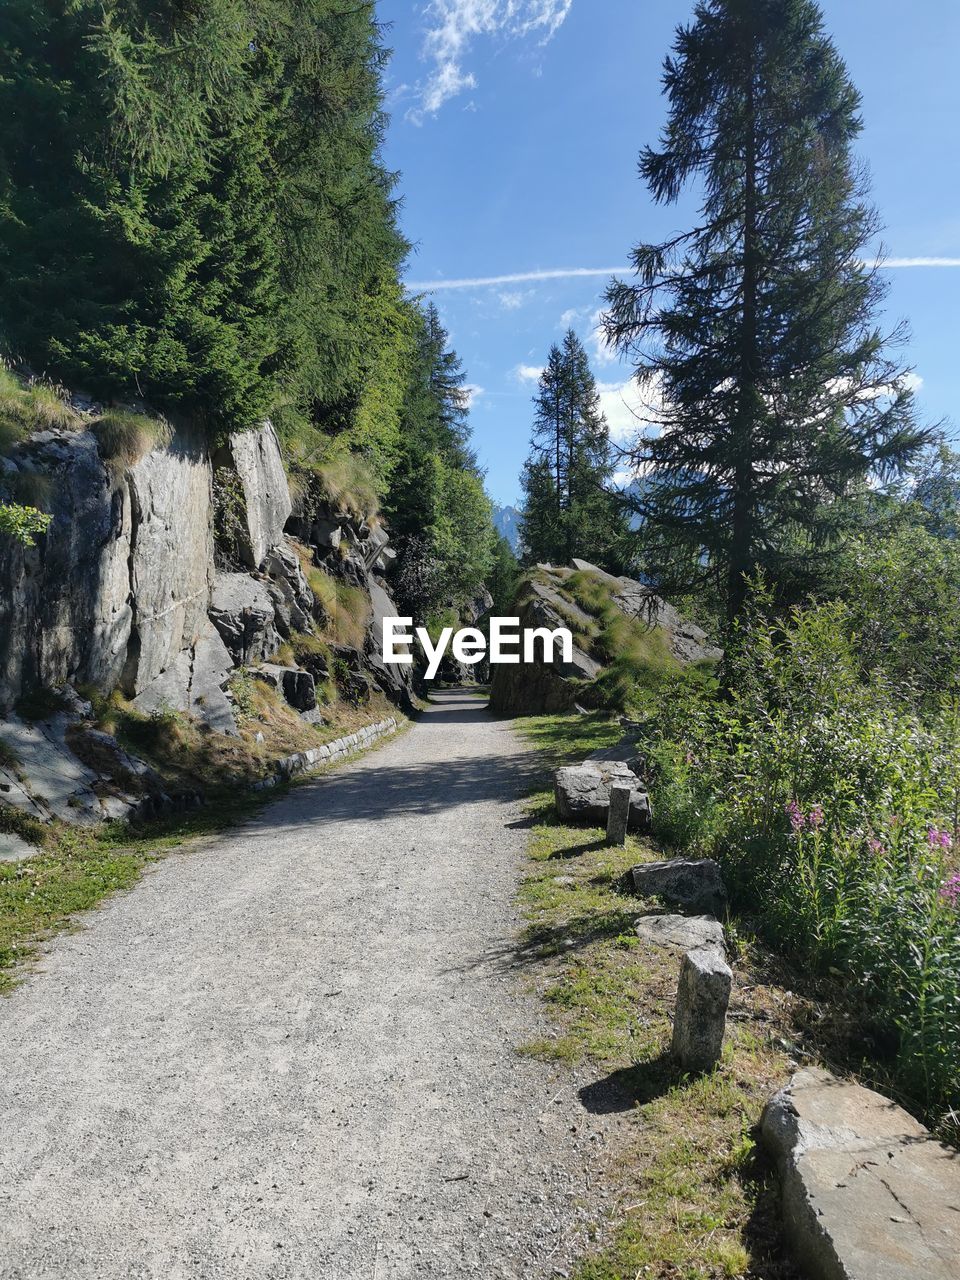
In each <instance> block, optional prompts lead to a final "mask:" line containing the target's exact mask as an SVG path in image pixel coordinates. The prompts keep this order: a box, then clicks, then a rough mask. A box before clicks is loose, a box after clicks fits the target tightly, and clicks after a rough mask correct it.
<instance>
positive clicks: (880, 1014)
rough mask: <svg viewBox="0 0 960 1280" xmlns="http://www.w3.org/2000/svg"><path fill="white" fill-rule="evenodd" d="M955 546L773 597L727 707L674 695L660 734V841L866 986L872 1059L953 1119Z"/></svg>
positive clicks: (740, 656) (956, 1016)
mask: <svg viewBox="0 0 960 1280" xmlns="http://www.w3.org/2000/svg"><path fill="white" fill-rule="evenodd" d="M956 551H957V549H956V546H955V544H954V543H953V542H952V541H950V542H943V543H939V544H937V543H936V541H935V539H934V538H933V536H932V535H931V534H929V533H928V532H926V531H924V530H921V529H917V528H910V527H907V528H904V529H902V530H899V531H896V532H894V533H892V534H890V535H889V537H888V538H887V539H886V540H884V541H878V540H877V539H873V540H872V541H871V540H864V541H862V542H860V543H858V544H856V545H855V546H854V547H852V548H850V550H849V552H848V557H847V559H846V561H845V565H846V568H845V569H844V570H842V571H841V570H840V569H839V568H838V581H837V588H838V590H839V591H840V593H841V595H842V596H845V597H846V598H845V599H844V598H839V599H833V600H828V601H824V602H822V603H813V604H810V605H808V606H805V607H797V608H794V609H793V610H791V611H790V612H789V614H788V615H786V616H774V615H773V614H772V612H771V604H772V601H771V598H770V596H769V594H768V593H767V592H765V591H764V590H763V589H762V588H760V589H758V591H757V593H756V595H755V596H754V597H753V600H752V604H751V608H750V610H749V611H748V614H747V615H746V616H745V617H744V619H743V621H742V622H741V624H740V626H739V628H738V634H737V644H736V646H735V648H734V649H733V651H732V653H731V654H730V655H729V656H728V665H729V671H728V686H729V688H728V692H727V694H726V696H725V697H723V698H718V697H716V696H711V695H710V694H709V693H708V692H704V691H700V692H699V693H696V694H691V696H689V697H679V698H676V699H674V700H673V701H672V702H671V703H670V704H669V705H665V706H664V707H662V708H661V710H660V714H659V716H658V717H657V720H656V721H655V722H654V721H651V722H650V726H649V730H650V737H649V742H648V751H649V758H650V761H651V767H652V781H653V784H654V789H655V813H656V815H657V818H656V820H657V823H658V827H659V833H660V835H661V836H662V837H663V838H664V839H666V840H667V841H669V842H670V843H672V844H673V845H675V846H676V847H678V848H682V849H687V850H692V851H697V852H699V853H703V854H710V855H712V856H715V857H717V858H718V859H719V860H720V861H721V863H722V865H723V868H724V872H725V874H726V876H727V878H728V881H729V883H730V884H731V886H732V888H733V891H734V898H735V901H736V904H737V906H738V907H739V908H741V909H744V908H745V909H747V910H748V911H749V912H750V913H751V914H753V915H754V916H755V918H756V919H757V920H758V921H759V923H760V924H761V926H762V928H763V929H764V931H765V932H766V934H767V936H769V937H771V938H773V939H775V940H776V941H778V942H779V943H780V944H781V945H782V946H783V947H784V948H785V949H786V950H788V951H789V952H790V953H791V954H792V955H794V956H796V957H798V958H799V959H801V960H802V961H803V962H804V964H805V966H807V967H808V969H810V970H812V971H814V972H817V971H819V972H824V973H826V972H840V971H842V972H843V973H845V974H847V975H849V976H848V981H847V984H846V995H847V996H848V997H849V998H850V1001H851V1004H852V1005H853V1007H854V1009H855V1011H856V1012H857V1014H858V1017H859V1020H860V1022H861V1025H862V1026H863V1028H864V1030H865V1032H866V1035H867V1049H868V1051H869V1052H871V1053H872V1054H873V1055H878V1056H880V1057H881V1058H884V1057H886V1058H888V1059H889V1066H890V1070H891V1073H892V1075H893V1077H894V1078H895V1080H896V1081H897V1083H898V1084H899V1086H900V1088H901V1089H902V1090H903V1092H904V1094H905V1096H907V1097H908V1098H910V1099H913V1100H914V1101H915V1102H916V1103H918V1104H919V1105H920V1106H922V1107H924V1108H926V1109H927V1110H928V1112H929V1113H930V1114H932V1115H934V1116H935V1117H937V1118H942V1117H944V1116H945V1114H946V1112H947V1110H948V1109H949V1108H953V1109H956V1108H957V1106H958V1105H960V1092H958V1089H960V861H958V855H960V656H958V655H960V611H958V607H957V600H958V599H960V558H958V556H957V553H956ZM913 569H919V570H920V572H919V574H918V579H917V581H916V582H915V583H912V582H911V577H912V570H913ZM891 571H892V575H893V576H892V577H891ZM905 584H908V585H909V589H908V590H903V591H901V590H899V588H900V587H901V586H904V585H905ZM938 605H939V606H942V607H940V608H938Z"/></svg>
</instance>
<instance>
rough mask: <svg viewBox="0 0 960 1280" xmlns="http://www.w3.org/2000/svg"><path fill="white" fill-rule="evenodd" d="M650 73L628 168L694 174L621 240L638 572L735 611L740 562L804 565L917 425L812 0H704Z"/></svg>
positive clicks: (850, 102) (834, 67)
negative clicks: (658, 225) (674, 227)
mask: <svg viewBox="0 0 960 1280" xmlns="http://www.w3.org/2000/svg"><path fill="white" fill-rule="evenodd" d="M664 88H665V92H666V94H667V97H668V100H669V104H670V110H669V119H668V124H667V127H666V130H665V132H664V134H663V137H662V141H661V146H660V149H659V150H652V149H650V148H648V149H646V150H645V151H644V152H643V154H642V157H641V164H640V168H641V173H642V176H643V177H644V178H645V179H646V181H647V183H648V185H649V187H650V190H651V191H652V193H653V195H654V197H655V198H656V200H657V201H658V202H661V203H666V204H670V203H674V202H675V201H676V200H677V199H678V197H679V196H680V194H681V191H682V190H683V189H684V188H685V187H686V186H687V185H688V184H691V183H697V184H698V187H699V189H702V192H703V195H702V208H701V216H700V219H699V222H698V225H697V226H696V227H695V228H694V229H693V230H691V231H689V232H687V233H685V234H681V235H678V236H676V237H675V238H673V239H671V240H669V241H667V242H665V243H662V244H658V245H640V246H639V247H637V248H636V249H634V251H633V254H632V263H633V266H634V267H635V269H636V272H637V276H638V280H637V281H636V282H633V283H625V282H616V281H615V282H614V283H613V284H612V285H611V287H610V289H609V291H608V294H607V305H608V309H609V310H608V317H607V335H608V338H609V339H610V340H611V341H612V342H613V343H614V344H615V345H616V346H617V347H618V348H619V350H620V351H621V353H622V354H624V355H625V356H629V357H632V359H633V361H634V363H635V366H636V370H637V376H638V379H639V380H640V382H641V384H642V385H645V386H646V387H647V389H648V394H649V398H650V399H651V401H655V402H657V404H658V408H657V410H656V411H655V412H651V414H650V424H651V425H652V426H653V427H655V428H656V430H657V432H658V433H657V434H652V435H647V436H646V438H641V439H640V440H638V441H637V444H636V448H635V459H634V460H635V462H636V464H637V465H638V467H642V470H643V472H644V475H645V484H644V498H643V502H642V504H641V514H642V515H643V517H644V521H645V525H644V532H645V543H646V552H647V556H648V560H649V563H648V566H647V567H648V569H649V572H650V574H651V576H652V578H653V580H654V582H655V584H656V585H657V586H658V588H659V589H660V590H663V591H665V592H668V593H669V592H685V591H692V590H696V589H698V588H700V589H702V588H704V586H706V585H707V584H712V585H713V586H714V587H715V588H718V589H719V591H720V594H721V596H722V597H723V598H724V599H725V604H726V612H727V618H728V620H729V621H732V620H734V619H735V618H737V617H738V616H739V615H740V613H741V611H742V609H743V606H744V601H745V594H746V591H747V586H748V579H749V577H750V576H751V575H752V574H754V573H755V572H756V571H757V570H760V569H762V570H765V571H766V572H767V574H768V576H769V577H770V578H771V579H772V580H773V581H776V582H779V583H780V584H781V585H782V584H784V583H785V582H788V581H791V580H792V583H793V589H794V590H799V589H801V587H803V586H809V585H811V583H813V582H815V580H816V574H817V566H818V563H819V560H818V557H819V556H820V555H821V554H822V552H823V550H824V549H825V548H826V547H827V546H828V545H829V543H830V540H831V538H833V537H835V536H836V534H837V533H838V531H839V528H840V527H841V525H842V522H843V520H844V518H845V514H846V508H845V505H844V501H843V500H844V497H845V495H846V494H847V493H848V492H849V490H850V489H851V487H852V486H857V485H859V484H861V483H862V481H863V479H864V478H865V476H867V474H868V473H871V472H872V473H877V474H879V475H881V476H884V477H885V476H889V475H890V474H892V473H895V472H896V471H897V470H898V469H899V468H900V467H902V466H903V465H904V463H905V462H906V461H907V460H908V459H909V458H910V456H911V455H912V454H913V452H914V451H915V450H916V449H917V448H918V446H919V445H920V444H921V443H922V440H923V438H924V433H923V432H922V431H920V430H918V429H917V427H916V426H915V423H914V419H913V409H912V401H911V392H910V390H909V387H908V385H907V383H906V382H905V380H904V376H903V375H904V372H905V371H904V370H903V369H902V368H901V366H900V365H899V364H898V363H897V361H896V360H895V359H893V358H892V357H891V356H890V355H889V354H887V353H886V349H887V344H886V343H885V340H884V338H883V336H882V335H881V333H880V332H879V331H878V330H877V328H876V326H875V322H874V319H873V317H874V314H875V312H876V308H877V305H878V303H879V301H880V300H881V298H882V297H883V293H884V285H883V283H882V280H881V277H880V276H879V275H878V273H877V271H876V269H874V268H873V267H871V266H870V265H867V264H866V263H865V261H864V259H865V258H869V257H870V246H871V244H872V242H873V241H874V237H875V235H876V231H877V220H876V216H875V214H874V212H873V211H872V209H871V208H870V206H869V204H868V202H867V199H866V191H865V185H864V181H863V178H862V175H861V174H860V172H859V170H858V168H857V166H856V164H855V162H854V160H853V158H852V156H851V144H852V142H853V140H854V139H855V138H856V136H857V134H858V133H859V131H860V128H861V120H860V115H859V107H860V100H859V97H858V94H857V92H856V90H855V88H854V87H853V85H852V84H851V82H850V79H849V77H848V75H847V72H846V69H845V67H844V65H843V63H842V61H841V59H840V57H839V55H838V53H837V51H836V49H835V47H834V46H833V44H832V43H831V41H830V40H829V39H828V37H827V36H826V35H825V34H824V31H823V26H822V19H821V14H820V10H819V8H818V6H817V5H816V4H815V3H812V0H702V2H701V3H699V4H698V5H697V8H696V11H695V20H694V22H693V24H692V25H691V26H689V27H682V28H680V29H679V30H678V32H677V37H676V43H675V46H674V56H673V57H669V58H668V59H667V60H666V63H665V73H664ZM894 336H895V337H899V336H902V335H901V334H900V333H898V334H896V335H894ZM789 589H790V588H788V590H789Z"/></svg>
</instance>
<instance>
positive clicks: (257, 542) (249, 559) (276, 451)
mask: <svg viewBox="0 0 960 1280" xmlns="http://www.w3.org/2000/svg"><path fill="white" fill-rule="evenodd" d="M228 449H229V454H230V461H231V464H232V467H233V470H234V471H235V472H236V474H237V478H238V479H239V481H240V487H241V488H242V490H243V499H244V522H245V528H244V534H243V536H242V537H241V539H240V545H239V547H238V550H239V551H240V554H241V555H242V557H243V560H244V563H245V564H246V565H247V567H248V568H250V569H259V568H260V567H261V566H262V564H263V562H264V560H265V558H266V556H267V553H268V552H269V551H270V549H271V548H272V547H275V546H277V544H278V543H279V542H281V541H282V539H283V530H284V527H285V525H286V523H287V520H288V519H289V517H290V512H291V510H292V504H291V501H290V487H289V485H288V484H287V474H286V472H285V471H284V469H283V458H282V456H281V453H280V444H279V441H278V440H277V434H276V432H275V431H274V429H273V427H272V425H271V424H270V423H269V422H265V423H263V425H262V426H260V427H258V428H257V429H256V430H251V431H238V432H235V433H234V434H233V435H231V436H230V437H229V440H228Z"/></svg>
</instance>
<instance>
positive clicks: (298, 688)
mask: <svg viewBox="0 0 960 1280" xmlns="http://www.w3.org/2000/svg"><path fill="white" fill-rule="evenodd" d="M250 674H251V675H252V676H254V677H255V678H256V679H257V680H262V681H263V682H264V683H265V684H268V685H270V687H271V688H273V689H276V690H277V691H278V693H280V694H281V695H282V696H283V698H284V700H285V701H286V702H288V703H289V704H290V706H291V707H293V708H294V710H295V711H313V710H314V709H315V708H316V705H317V686H316V683H315V681H314V678H313V676H312V675H311V674H310V672H309V671H301V670H300V668H299V667H280V666H275V665H274V664H273V663H270V662H265V663H264V664H263V666H260V667H256V668H254V670H253V671H251V672H250Z"/></svg>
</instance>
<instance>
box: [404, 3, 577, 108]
mask: <svg viewBox="0 0 960 1280" xmlns="http://www.w3.org/2000/svg"><path fill="white" fill-rule="evenodd" d="M572 5H573V0H431V3H430V4H429V5H428V6H427V8H426V10H425V12H426V16H427V21H428V24H429V25H428V27H427V34H426V39H425V40H424V45H423V56H424V58H425V59H426V61H428V62H430V63H432V64H433V66H432V70H431V72H430V74H429V76H428V77H427V81H426V83H425V84H424V85H423V86H422V87H421V90H420V106H419V107H418V108H416V109H415V110H413V111H411V112H409V113H408V119H410V120H412V121H413V123H414V124H420V123H422V121H423V118H424V116H427V115H436V113H437V112H438V111H439V110H440V108H441V107H442V106H443V105H444V103H446V102H449V101H450V99H451V98H455V97H456V96H457V95H458V94H460V93H463V91H464V90H465V89H475V88H476V85H477V80H476V76H474V74H473V72H472V71H469V70H467V69H466V68H465V65H464V64H465V61H466V58H467V55H468V54H469V52H470V48H471V46H472V44H473V42H474V41H475V40H476V39H477V38H478V37H483V36H502V37H504V38H509V39H521V40H522V39H526V38H528V37H531V36H533V37H538V38H539V41H540V43H541V44H546V43H547V42H548V41H549V40H550V39H551V38H552V37H553V36H554V34H555V33H556V32H557V30H558V29H559V27H560V26H561V24H562V23H563V21H564V19H565V18H566V16H567V14H568V13H569V12H570V9H571V7H572Z"/></svg>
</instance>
